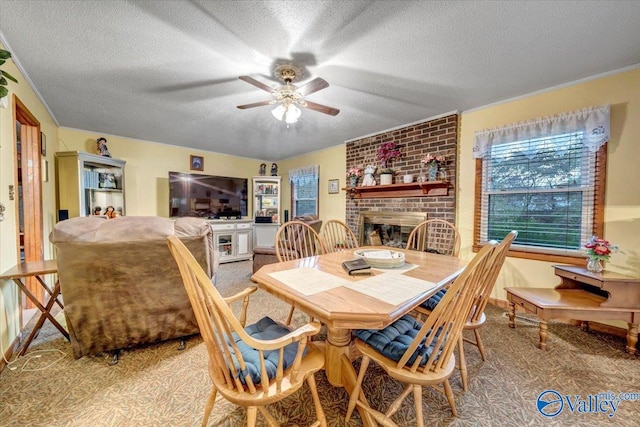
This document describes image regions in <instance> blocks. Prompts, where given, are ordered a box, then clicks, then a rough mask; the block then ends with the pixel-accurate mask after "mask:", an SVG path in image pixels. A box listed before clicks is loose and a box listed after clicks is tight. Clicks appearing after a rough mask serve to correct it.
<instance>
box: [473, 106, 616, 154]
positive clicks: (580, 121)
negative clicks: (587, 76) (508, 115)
mask: <svg viewBox="0 0 640 427" xmlns="http://www.w3.org/2000/svg"><path fill="white" fill-rule="evenodd" d="M610 109H611V108H610V106H609V105H604V106H599V107H591V108H585V109H583V110H579V111H574V112H571V113H566V114H561V115H557V116H550V117H544V118H540V119H535V120H531V121H526V122H519V123H514V124H511V125H508V126H504V127H499V128H494V129H488V130H483V131H479V132H476V134H475V138H474V140H473V157H474V158H475V159H480V158H483V157H484V156H485V155H486V154H487V152H488V151H489V149H490V148H491V146H493V145H496V144H505V143H509V142H516V141H527V140H529V139H534V138H544V137H549V136H554V135H560V134H564V133H569V132H580V131H582V132H583V141H582V143H583V144H584V146H586V147H588V148H589V150H590V151H591V152H595V151H597V150H598V149H599V148H600V147H601V146H602V145H603V144H605V143H606V142H607V141H608V140H609V136H610Z"/></svg>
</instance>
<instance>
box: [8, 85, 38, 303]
mask: <svg viewBox="0 0 640 427" xmlns="http://www.w3.org/2000/svg"><path fill="white" fill-rule="evenodd" d="M17 123H20V147H21V150H20V160H21V173H22V180H21V181H22V195H20V194H17V198H18V201H19V200H20V197H22V220H23V223H24V237H23V246H24V255H25V258H24V261H25V262H29V261H40V260H42V259H43V257H44V250H43V242H44V238H43V234H44V231H43V218H42V216H43V214H42V171H41V164H42V161H41V157H40V154H41V151H40V150H41V148H40V147H41V140H40V139H41V132H40V122H39V121H38V119H36V117H35V116H34V115H33V114H32V113H31V111H29V109H28V108H27V107H26V106H25V105H24V104H23V103H22V101H20V99H19V98H18V97H17V96H16V95H15V94H14V95H13V147H14V185H15V187H14V188H16V190H18V188H19V187H18V151H17V144H18V134H17V130H16V125H17ZM19 208H20V207H19V205H18V206H17V207H16V237H17V238H16V246H17V247H16V249H17V254H18V256H17V258H18V259H17V260H16V261H17V263H20V262H21V259H20V209H19ZM29 279H30V280H29ZM27 287H28V288H29V290H30V291H31V292H33V294H34V295H36V296H38V299H39V300H40V301H43V299H44V289H42V287H41V286H40V285H39V284H38V282H37V281H36V280H35V278H28V280H27ZM33 307H35V306H34V305H33V303H32V302H30V301H27V308H33Z"/></svg>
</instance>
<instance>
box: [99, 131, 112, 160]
mask: <svg viewBox="0 0 640 427" xmlns="http://www.w3.org/2000/svg"><path fill="white" fill-rule="evenodd" d="M96 143H97V144H98V154H100V155H101V156H105V157H111V153H109V149H108V148H107V138H104V137H102V136H101V137H100V138H98V140H97V141H96Z"/></svg>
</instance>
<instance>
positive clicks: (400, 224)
mask: <svg viewBox="0 0 640 427" xmlns="http://www.w3.org/2000/svg"><path fill="white" fill-rule="evenodd" d="M426 219H427V213H426V212H384V211H362V212H360V213H359V215H358V243H359V245H360V246H379V245H384V246H390V247H394V248H404V247H406V246H407V239H408V238H409V234H411V231H412V230H413V229H414V228H415V227H416V226H417V225H418V224H420V223H421V222H422V221H425V220H426Z"/></svg>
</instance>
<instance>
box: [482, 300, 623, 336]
mask: <svg viewBox="0 0 640 427" xmlns="http://www.w3.org/2000/svg"><path fill="white" fill-rule="evenodd" d="M489 303H490V304H492V305H495V306H496V307H500V308H503V309H505V310H508V309H509V302H508V301H505V300H500V299H497V298H489ZM516 311H517V312H523V313H526V312H527V311H526V310H525V309H523V308H521V307H520V306H517V305H516ZM553 320H554V321H558V322H561V323H566V324H568V325H573V326H580V324H581V323H582V322H581V321H580V320H575V319H553ZM589 330H591V331H595V332H602V333H603V334H609V335H615V336H617V337H621V338H625V339H626V338H627V330H626V329H623V328H620V327H618V326H613V325H607V324H604V323H598V322H592V321H589Z"/></svg>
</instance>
